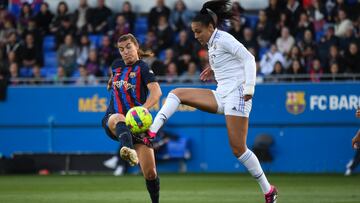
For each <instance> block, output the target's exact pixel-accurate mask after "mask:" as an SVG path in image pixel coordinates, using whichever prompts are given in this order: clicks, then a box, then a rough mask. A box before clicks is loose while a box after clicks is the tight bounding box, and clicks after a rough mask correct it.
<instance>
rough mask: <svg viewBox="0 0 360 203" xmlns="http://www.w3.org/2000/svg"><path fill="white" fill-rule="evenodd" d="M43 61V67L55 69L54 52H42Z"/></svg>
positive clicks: (55, 59) (55, 58) (55, 57)
mask: <svg viewBox="0 0 360 203" xmlns="http://www.w3.org/2000/svg"><path fill="white" fill-rule="evenodd" d="M44 61H45V64H44V65H45V66H47V67H55V68H56V67H57V64H58V63H57V56H56V52H55V51H50V52H44Z"/></svg>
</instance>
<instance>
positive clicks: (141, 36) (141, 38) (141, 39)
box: [135, 34, 146, 44]
mask: <svg viewBox="0 0 360 203" xmlns="http://www.w3.org/2000/svg"><path fill="white" fill-rule="evenodd" d="M135 37H136V39H137V40H138V41H139V44H144V43H145V41H146V34H138V35H136V36H135Z"/></svg>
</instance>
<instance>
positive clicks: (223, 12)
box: [192, 0, 234, 28]
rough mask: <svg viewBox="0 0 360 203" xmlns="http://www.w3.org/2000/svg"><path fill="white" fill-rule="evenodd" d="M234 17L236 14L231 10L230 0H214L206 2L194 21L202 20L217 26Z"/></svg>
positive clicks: (204, 22)
mask: <svg viewBox="0 0 360 203" xmlns="http://www.w3.org/2000/svg"><path fill="white" fill-rule="evenodd" d="M232 18H234V15H233V13H232V11H231V1H230V0H213V1H208V2H205V3H204V4H203V7H202V9H201V10H200V13H199V14H198V15H196V16H195V18H194V19H193V20H192V21H193V22H201V23H202V24H204V25H209V24H212V25H213V26H214V28H216V27H219V26H221V25H223V24H224V23H225V21H226V20H230V19H232Z"/></svg>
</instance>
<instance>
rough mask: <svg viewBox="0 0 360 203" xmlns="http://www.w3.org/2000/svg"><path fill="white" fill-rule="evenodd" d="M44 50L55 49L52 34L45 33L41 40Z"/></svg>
mask: <svg viewBox="0 0 360 203" xmlns="http://www.w3.org/2000/svg"><path fill="white" fill-rule="evenodd" d="M43 49H44V52H45V53H46V52H49V51H54V49H55V37H54V36H53V35H47V36H46V37H45V38H44V42H43Z"/></svg>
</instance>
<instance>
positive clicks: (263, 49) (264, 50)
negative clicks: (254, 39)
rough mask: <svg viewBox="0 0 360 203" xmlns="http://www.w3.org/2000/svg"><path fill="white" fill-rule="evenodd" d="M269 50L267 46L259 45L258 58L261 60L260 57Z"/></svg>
mask: <svg viewBox="0 0 360 203" xmlns="http://www.w3.org/2000/svg"><path fill="white" fill-rule="evenodd" d="M268 50H269V48H267V47H260V49H259V60H261V57H262V56H263V55H264V54H265V53H266V52H267V51H268Z"/></svg>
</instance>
